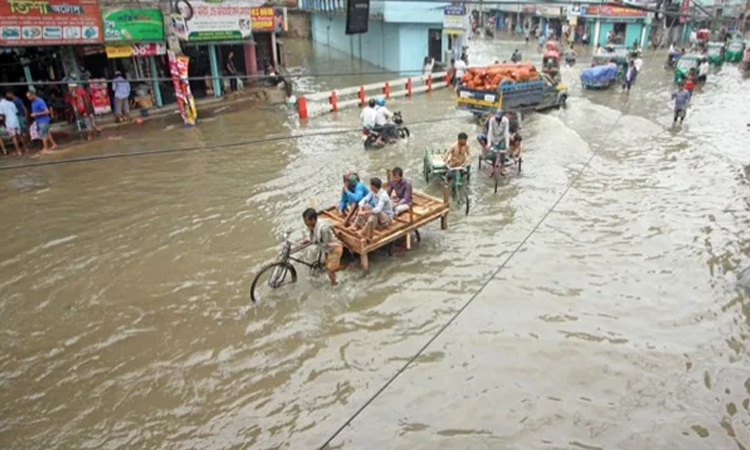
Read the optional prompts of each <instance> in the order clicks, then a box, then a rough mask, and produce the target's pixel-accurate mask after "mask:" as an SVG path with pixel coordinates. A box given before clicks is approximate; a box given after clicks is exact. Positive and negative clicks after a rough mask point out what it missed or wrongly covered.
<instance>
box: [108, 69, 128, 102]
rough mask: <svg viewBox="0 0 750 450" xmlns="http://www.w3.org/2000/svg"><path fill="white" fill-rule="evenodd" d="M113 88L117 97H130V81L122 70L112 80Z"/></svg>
mask: <svg viewBox="0 0 750 450" xmlns="http://www.w3.org/2000/svg"><path fill="white" fill-rule="evenodd" d="M112 89H113V90H114V91H115V98H121V99H122V98H128V97H130V82H129V81H128V80H126V79H125V77H123V76H122V73H120V72H117V76H116V77H115V79H114V80H112Z"/></svg>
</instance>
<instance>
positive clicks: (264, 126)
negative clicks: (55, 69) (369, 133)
mask: <svg viewBox="0 0 750 450" xmlns="http://www.w3.org/2000/svg"><path fill="white" fill-rule="evenodd" d="M308 45H309V44H308ZM519 45H523V44H519ZM300 46H301V47H299V48H297V50H298V51H299V54H293V55H292V56H291V57H290V63H291V64H296V65H300V66H301V65H302V64H308V65H310V64H313V65H314V67H315V68H316V69H315V70H310V69H309V68H308V69H303V68H301V67H299V68H297V69H294V68H293V69H292V72H293V73H295V74H298V75H300V76H303V77H302V78H300V79H299V81H298V85H299V86H300V88H301V89H302V90H303V91H314V90H316V89H323V88H325V89H328V88H330V87H332V86H337V87H343V86H349V85H351V84H355V83H356V82H355V81H353V80H345V81H346V82H345V83H343V86H342V85H341V84H337V83H338V82H340V81H341V78H338V79H336V78H335V77H334V79H331V78H330V77H329V78H325V79H324V78H316V77H314V76H313V75H314V74H315V73H333V72H336V71H339V70H340V71H342V72H352V71H356V70H359V71H362V72H370V71H375V70H377V68H373V67H364V66H363V67H362V68H359V63H356V66H357V67H355V65H353V64H352V63H351V62H349V61H346V60H343V59H342V58H341V57H339V56H337V55H335V54H332V53H326V51H325V49H318V48H316V53H315V54H314V56H310V57H309V58H302V56H301V55H302V52H303V50H304V48H303V47H302V44H300ZM515 46H516V44H514V43H511V42H506V41H499V40H498V41H477V42H473V44H472V47H471V49H470V59H471V61H470V62H471V63H472V64H484V63H489V62H491V61H492V60H494V59H495V58H499V59H506V58H509V56H510V54H511V52H512V51H513V49H514V48H515ZM292 48H293V49H294V48H296V47H293V46H292ZM522 50H523V51H524V56H526V57H531V59H532V60H533V61H535V63H538V62H539V60H540V55H539V54H537V53H535V52H534V45H533V44H530V45H529V46H528V47H526V48H523V47H522ZM664 57H665V54H664V53H663V52H662V53H657V54H653V53H650V52H647V53H646V55H645V57H644V62H645V64H644V71H643V73H642V74H641V75H639V77H638V80H637V83H636V84H635V85H634V87H633V90H632V91H631V93H630V95H627V94H623V93H621V92H620V91H619V89H612V90H610V91H606V92H588V91H587V92H582V91H581V88H580V82H579V80H578V77H579V74H580V71H581V70H582V69H583V68H584V67H586V66H587V65H588V61H589V60H590V58H589V57H588V56H582V57H581V58H580V59H579V63H578V64H577V65H576V66H574V67H572V68H564V69H563V82H564V83H565V84H567V85H568V86H569V88H570V99H569V101H568V106H567V108H566V109H563V110H559V111H551V112H549V113H544V114H535V115H531V116H529V117H528V118H527V119H526V121H525V122H524V129H523V136H524V146H525V152H526V153H525V156H524V173H523V174H522V176H520V177H518V178H516V177H508V179H507V180H504V181H503V183H502V185H501V188H500V189H499V191H498V193H497V194H493V185H492V183H491V181H490V180H489V178H488V177H487V176H486V175H485V174H484V173H476V172H475V174H474V176H473V177H472V180H471V189H470V190H471V193H470V196H471V201H472V210H471V213H470V214H469V215H468V216H464V215H463V214H461V213H459V212H458V211H453V212H452V213H451V215H450V218H449V228H448V230H446V231H441V230H440V227H439V225H438V224H437V223H434V224H431V225H430V226H428V227H425V228H423V229H422V230H421V231H422V242H421V243H420V244H419V245H418V246H417V247H416V248H414V249H413V250H412V251H410V252H408V253H406V254H403V255H398V256H393V257H391V256H388V255H387V254H385V253H379V254H376V255H373V256H371V258H370V273H369V274H368V275H367V276H363V275H362V273H361V271H359V269H358V267H357V266H356V264H355V265H353V266H352V268H351V269H350V270H347V271H344V272H340V273H339V278H340V282H341V285H340V286H338V287H333V288H332V287H330V286H328V285H327V282H326V281H327V280H326V279H325V277H320V278H312V277H310V276H309V275H308V274H307V271H306V270H302V269H303V268H302V267H298V271H299V275H300V277H299V280H298V283H297V284H296V285H295V286H292V287H285V288H284V289H283V290H281V291H279V292H274V293H273V296H272V297H271V298H269V299H267V300H265V301H263V302H260V303H258V304H251V302H250V299H249V292H248V289H249V285H250V282H251V281H252V279H253V277H254V274H255V273H256V272H257V270H258V269H259V268H260V267H261V266H262V265H263V264H265V263H267V262H269V261H270V260H272V259H273V258H274V257H275V255H276V254H277V252H278V249H279V239H280V237H281V234H282V233H283V232H284V231H285V230H294V234H293V237H295V238H297V237H301V235H302V231H303V229H304V225H303V223H302V218H301V213H302V211H303V210H304V209H305V208H306V207H307V206H308V205H310V204H311V203H313V204H314V205H315V206H317V207H319V208H322V207H326V206H329V205H332V204H334V203H336V202H337V201H338V194H339V193H340V180H341V176H342V174H343V173H345V172H347V171H349V170H355V169H356V170H357V171H358V172H359V173H360V174H361V175H363V176H364V177H370V176H376V175H377V176H383V177H384V176H385V170H386V169H387V168H392V167H393V166H400V167H403V168H404V172H405V176H406V177H407V178H409V179H410V180H412V181H413V183H414V187H415V189H419V190H423V191H426V192H427V193H430V194H432V195H435V196H440V195H441V193H442V188H441V186H440V185H439V184H438V183H437V182H433V183H430V184H426V183H425V181H424V178H423V176H422V157H423V152H424V149H425V147H434V148H443V147H445V146H447V145H449V144H450V143H451V142H452V141H453V140H454V139H455V138H456V135H457V134H458V133H459V132H461V131H465V132H467V133H468V134H469V135H470V136H474V135H476V134H477V133H478V132H479V127H478V126H477V125H475V122H474V121H473V120H472V118H471V117H470V116H467V115H465V114H463V113H461V112H459V111H457V110H456V109H455V107H454V98H453V96H452V92H450V91H448V90H442V91H437V92H434V93H433V94H432V95H429V96H415V98H414V99H413V100H393V101H390V102H389V104H388V106H389V108H390V109H391V110H392V111H402V112H403V115H404V119H405V121H406V124H407V125H409V123H410V122H412V123H415V124H414V125H409V126H410V128H411V133H412V136H411V138H410V139H409V140H408V142H400V143H398V144H397V145H394V146H391V147H387V148H385V149H382V150H379V151H372V152H365V151H364V150H363V149H362V141H361V138H360V135H359V133H356V132H351V131H348V130H352V129H354V128H357V127H358V116H359V111H358V110H356V109H348V110H344V111H342V112H340V113H338V114H336V115H324V116H320V117H315V118H313V119H311V120H310V121H309V123H307V124H306V125H300V124H299V123H298V122H297V120H296V119H295V118H292V117H291V116H289V115H288V113H287V111H286V110H285V109H284V108H283V107H280V106H270V107H263V108H251V109H237V110H236V111H234V110H233V111H228V112H226V113H225V114H220V115H216V116H215V117H212V118H211V120H208V121H203V122H199V127H197V128H195V129H182V128H181V127H179V126H178V127H175V128H173V129H170V130H167V131H161V129H159V131H154V132H151V133H141V134H140V135H138V138H137V139H136V138H135V137H132V138H131V137H128V138H127V139H122V140H101V141H98V142H99V144H97V143H95V144H92V145H90V146H82V147H81V148H78V149H76V150H71V153H70V154H68V155H58V156H54V157H53V158H59V159H63V158H67V157H79V156H83V155H92V154H94V155H95V154H106V153H108V152H133V151H149V150H157V149H163V148H188V147H201V146H206V145H213V144H219V143H230V142H238V141H242V142H251V141H257V140H262V139H264V138H267V137H276V136H279V137H282V136H290V135H297V134H303V133H310V134H311V136H308V137H304V138H298V139H283V140H275V141H272V142H264V143H260V144H243V145H237V146H231V147H225V148H217V149H213V150H196V151H190V152H175V153H170V154H160V155H150V156H136V157H127V158H118V159H108V160H101V161H90V162H76V163H69V164H60V165H53V166H43V167H31V168H23V169H14V170H4V171H0V210H1V211H2V222H3V229H4V232H3V233H2V237H1V238H0V273H2V275H1V276H0V320H2V322H1V324H2V327H0V345H1V348H2V351H0V414H1V415H2V420H0V448H8V449H16V448H17V449H58V448H59V449H69V448H71V449H72V448H74V449H88V448H92V449H93V448H95V449H212V450H213V449H245V448H247V449H250V448H252V449H275V448H290V449H307V448H318V447H320V446H321V445H323V444H324V443H325V442H326V441H328V440H329V438H331V437H333V436H334V433H336V431H337V430H338V429H339V427H341V426H342V425H344V424H345V423H346V422H347V420H348V419H349V418H350V417H351V416H352V415H353V414H355V413H356V412H357V411H358V410H359V408H360V407H362V406H363V405H364V404H365V403H366V402H367V401H368V400H370V399H371V398H372V397H373V396H374V395H375V394H376V392H378V390H379V389H380V388H381V387H382V386H383V385H384V384H385V383H386V382H387V381H388V380H389V379H391V377H393V376H394V375H395V374H396V373H397V372H398V371H399V370H400V369H401V368H402V367H403V366H404V364H405V363H406V362H407V361H408V360H409V359H410V358H412V357H413V356H414V355H415V354H416V353H417V352H418V351H419V350H420V349H421V348H422V347H423V346H425V344H427V343H428V341H429V340H430V339H431V338H432V337H433V336H435V335H436V334H437V333H439V332H440V331H441V329H442V327H444V325H445V324H446V323H448V321H449V320H451V319H452V317H454V316H455V315H456V314H457V313H458V312H459V310H461V308H462V307H463V306H464V305H466V304H467V302H471V303H470V304H469V305H468V307H466V309H464V310H462V311H461V314H460V315H459V316H458V318H456V319H455V321H454V322H452V323H451V324H450V325H449V326H448V327H447V328H445V330H444V331H442V333H441V334H440V336H439V337H437V339H436V340H434V341H433V342H432V343H431V344H430V345H429V346H428V347H427V348H426V349H425V350H424V352H423V353H422V354H421V356H419V357H418V358H417V359H416V361H415V363H414V364H412V365H411V366H409V368H408V369H407V370H406V371H404V372H403V373H401V374H400V376H398V377H397V378H396V379H395V381H393V382H392V384H390V385H389V386H388V388H387V389H385V390H384V391H383V392H382V394H380V395H379V396H377V397H376V398H375V399H374V400H373V401H372V402H371V403H369V404H368V406H367V407H366V408H365V409H364V410H363V411H362V412H361V413H360V414H359V415H358V416H357V417H356V418H355V419H354V420H353V421H352V422H351V424H350V425H349V426H348V427H346V428H344V429H343V430H342V431H341V432H340V433H338V434H337V435H335V437H334V438H333V439H332V441H331V444H330V448H346V449H361V448H393V449H411V448H451V449H452V448H457V449H459V448H460V449H501V448H508V449H531V448H549V449H581V448H583V449H615V448H617V449H648V448H654V449H656V448H658V449H672V448H674V449H725V448H726V449H735V448H738V449H747V448H750V431H749V430H750V355H749V354H748V349H749V346H750V300H748V298H747V297H746V296H745V295H744V294H743V293H740V292H739V291H738V290H737V289H736V288H735V277H736V274H737V273H738V272H739V271H741V270H742V269H744V268H745V267H747V266H748V265H750V258H748V256H747V254H748V251H749V249H750V226H749V225H750V202H749V201H748V200H749V198H750V197H749V196H748V180H747V176H746V164H747V160H748V144H749V143H750V141H749V139H748V135H747V129H746V125H745V124H746V123H747V122H748V114H747V112H748V111H747V105H750V89H748V86H749V84H748V83H750V81H748V80H746V81H743V80H742V79H741V77H740V74H739V72H738V71H737V68H736V66H735V65H731V64H726V65H725V66H724V67H723V68H722V69H721V70H720V71H717V73H715V74H712V75H711V76H709V80H708V84H707V85H706V86H705V88H704V89H703V91H702V92H698V93H696V95H695V96H694V98H693V102H692V108H691V110H690V111H689V112H688V116H687V118H686V120H685V124H684V125H683V126H682V127H681V128H674V129H673V128H671V122H672V107H673V103H672V102H671V101H670V93H671V90H672V88H673V86H672V73H671V72H668V71H665V70H664V69H663V62H664ZM310 61H314V62H313V63H310ZM337 61H338V62H337ZM307 75H309V76H308V77H305V76H307ZM368 77H375V78H374V79H383V77H382V76H381V77H378V76H375V75H369V76H368ZM369 81H372V80H370V79H369V78H368V79H367V80H366V82H369ZM199 114H200V111H199ZM417 122H424V123H417ZM470 145H472V149H473V150H476V148H477V146H476V145H475V141H474V140H473V139H472V140H471V141H470ZM563 194H564V195H563ZM521 244H523V245H521ZM500 267H502V270H499V271H498V269H499V268H500ZM493 275H494V276H493Z"/></svg>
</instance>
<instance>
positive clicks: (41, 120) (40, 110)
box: [26, 91, 57, 155]
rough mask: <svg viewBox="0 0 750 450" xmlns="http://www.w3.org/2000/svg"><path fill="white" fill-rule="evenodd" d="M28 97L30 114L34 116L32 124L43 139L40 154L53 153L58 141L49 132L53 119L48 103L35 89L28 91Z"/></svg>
mask: <svg viewBox="0 0 750 450" xmlns="http://www.w3.org/2000/svg"><path fill="white" fill-rule="evenodd" d="M26 98H28V99H29V101H30V102H31V114H30V116H31V117H32V118H34V124H33V125H32V126H34V127H36V128H37V132H38V134H39V139H41V140H42V151H41V152H40V153H39V154H40V155H49V154H50V153H52V150H54V149H56V148H57V143H56V142H55V139H54V138H53V137H52V133H50V132H49V125H50V122H51V120H52V119H51V117H50V114H49V108H48V107H47V103H45V102H44V100H42V99H41V98H39V97H37V95H36V93H35V92H33V91H29V92H27V93H26Z"/></svg>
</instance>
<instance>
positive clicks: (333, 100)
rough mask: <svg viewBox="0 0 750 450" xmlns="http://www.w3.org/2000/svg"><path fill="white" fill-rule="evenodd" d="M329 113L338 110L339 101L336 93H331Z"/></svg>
mask: <svg viewBox="0 0 750 450" xmlns="http://www.w3.org/2000/svg"><path fill="white" fill-rule="evenodd" d="M330 100H331V111H333V112H336V111H338V110H339V99H338V98H336V91H331V98H330Z"/></svg>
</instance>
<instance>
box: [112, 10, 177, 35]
mask: <svg viewBox="0 0 750 450" xmlns="http://www.w3.org/2000/svg"><path fill="white" fill-rule="evenodd" d="M102 24H103V26H104V40H105V41H107V42H116V41H163V40H164V19H163V18H162V15H161V11H159V10H158V9H109V8H108V9H103V10H102Z"/></svg>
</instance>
